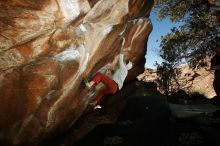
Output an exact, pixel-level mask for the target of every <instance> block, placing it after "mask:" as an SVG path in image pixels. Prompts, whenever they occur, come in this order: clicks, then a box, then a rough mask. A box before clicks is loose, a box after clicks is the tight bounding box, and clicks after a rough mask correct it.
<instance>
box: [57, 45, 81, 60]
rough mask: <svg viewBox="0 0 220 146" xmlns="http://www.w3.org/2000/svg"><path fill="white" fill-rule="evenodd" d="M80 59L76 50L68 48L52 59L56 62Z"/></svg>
mask: <svg viewBox="0 0 220 146" xmlns="http://www.w3.org/2000/svg"><path fill="white" fill-rule="evenodd" d="M79 58H80V54H79V51H78V50H75V49H74V48H69V49H67V50H65V51H63V52H61V53H59V54H57V55H56V56H55V57H54V59H55V60H57V61H71V60H78V59H79Z"/></svg>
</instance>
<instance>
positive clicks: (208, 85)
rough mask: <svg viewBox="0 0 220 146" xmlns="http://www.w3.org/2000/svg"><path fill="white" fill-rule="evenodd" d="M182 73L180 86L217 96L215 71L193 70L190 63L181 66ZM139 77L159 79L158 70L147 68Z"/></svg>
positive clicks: (151, 79)
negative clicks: (214, 85)
mask: <svg viewBox="0 0 220 146" xmlns="http://www.w3.org/2000/svg"><path fill="white" fill-rule="evenodd" d="M180 69H181V74H180V76H179V78H178V82H179V83H180V88H181V89H183V90H185V91H187V92H190V93H192V92H199V93H201V94H204V95H205V96H206V97H208V98H212V97H214V96H215V91H214V89H213V86H212V83H213V79H214V73H213V71H210V70H207V69H205V68H203V69H196V70H192V69H191V68H189V66H188V65H182V66H181V67H180ZM138 78H139V79H141V80H143V81H146V82H152V81H156V80H157V72H156V70H155V69H146V70H145V71H144V73H143V74H140V75H139V77H138Z"/></svg>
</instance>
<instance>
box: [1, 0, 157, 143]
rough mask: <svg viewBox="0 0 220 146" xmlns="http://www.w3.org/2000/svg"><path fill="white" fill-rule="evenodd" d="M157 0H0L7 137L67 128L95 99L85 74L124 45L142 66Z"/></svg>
mask: <svg viewBox="0 0 220 146" xmlns="http://www.w3.org/2000/svg"><path fill="white" fill-rule="evenodd" d="M152 5H153V1H152V0H31V1H29V0H4V1H0V93H1V94H0V141H1V142H5V145H6V144H8V145H18V144H22V143H26V144H27V143H34V142H35V141H39V140H40V139H42V138H45V137H47V136H48V135H51V134H52V133H58V132H62V131H65V130H66V129H68V128H69V127H70V126H72V125H73V124H74V123H75V121H76V120H77V119H78V118H79V117H80V115H81V113H82V112H83V110H84V109H85V107H86V106H87V104H88V102H89V101H88V99H87V98H86V96H87V93H88V91H87V90H85V89H84V86H83V84H82V79H83V78H84V77H88V76H92V75H94V73H95V72H97V70H98V69H100V68H101V67H103V66H105V65H106V64H107V63H110V62H112V61H113V60H114V58H115V56H116V55H117V54H119V53H120V52H122V53H124V54H125V59H126V60H131V61H132V62H133V63H134V68H133V70H132V71H131V72H133V73H129V79H131V78H134V77H135V75H136V74H138V73H141V69H143V68H144V66H143V65H142V66H140V65H138V64H140V63H142V64H143V58H144V53H145V49H146V38H147V37H148V35H149V33H150V32H151V29H152V26H151V23H150V21H149V19H148V15H149V12H150V9H151V7H152Z"/></svg>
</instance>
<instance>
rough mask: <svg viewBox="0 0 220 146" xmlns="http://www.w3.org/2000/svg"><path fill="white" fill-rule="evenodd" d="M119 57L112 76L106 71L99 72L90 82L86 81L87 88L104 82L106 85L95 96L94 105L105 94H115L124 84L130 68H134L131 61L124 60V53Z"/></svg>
mask: <svg viewBox="0 0 220 146" xmlns="http://www.w3.org/2000/svg"><path fill="white" fill-rule="evenodd" d="M117 57H118V67H117V69H116V70H115V71H114V74H113V75H112V77H109V76H107V75H106V74H104V73H101V72H98V73H96V75H95V76H94V77H93V78H92V80H91V81H90V82H86V86H87V88H89V89H90V88H91V87H92V86H96V85H98V84H99V83H100V82H102V83H103V84H104V85H105V87H104V89H102V90H101V91H99V93H98V95H97V96H96V98H95V101H94V102H92V105H96V104H97V103H98V102H99V101H100V99H101V98H102V97H103V96H106V95H108V94H114V93H116V92H117V90H120V89H121V88H122V86H123V83H124V80H125V78H126V76H127V74H128V70H129V69H131V68H132V63H131V62H130V61H129V63H128V64H126V63H125V62H124V54H120V55H119V56H117Z"/></svg>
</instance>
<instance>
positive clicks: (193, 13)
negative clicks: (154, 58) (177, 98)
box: [154, 0, 220, 95]
mask: <svg viewBox="0 0 220 146" xmlns="http://www.w3.org/2000/svg"><path fill="white" fill-rule="evenodd" d="M154 11H155V12H157V14H158V15H157V16H158V19H159V20H162V19H164V18H165V17H168V18H169V19H170V20H171V21H172V22H182V25H181V26H180V27H179V28H175V27H174V28H173V29H172V30H171V32H170V33H168V34H166V35H165V36H162V37H161V44H160V48H161V49H160V56H161V58H162V59H163V62H162V63H161V64H158V63H156V66H157V70H158V76H159V80H158V83H159V86H160V88H161V89H162V90H163V91H164V93H165V94H166V95H169V94H170V93H172V92H175V91H176V90H178V88H179V83H178V79H177V78H178V75H179V74H180V71H179V70H178V66H179V65H180V64H181V63H183V62H187V63H188V64H189V65H191V67H193V68H196V67H201V66H204V65H206V64H205V63H204V62H206V60H205V59H206V57H207V56H210V55H211V54H212V52H213V51H212V50H213V48H214V47H215V45H216V42H217V41H218V39H219V34H220V27H219V24H217V22H216V21H215V18H214V17H213V16H212V15H211V14H210V12H209V5H208V3H207V1H206V0H155V6H154Z"/></svg>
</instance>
